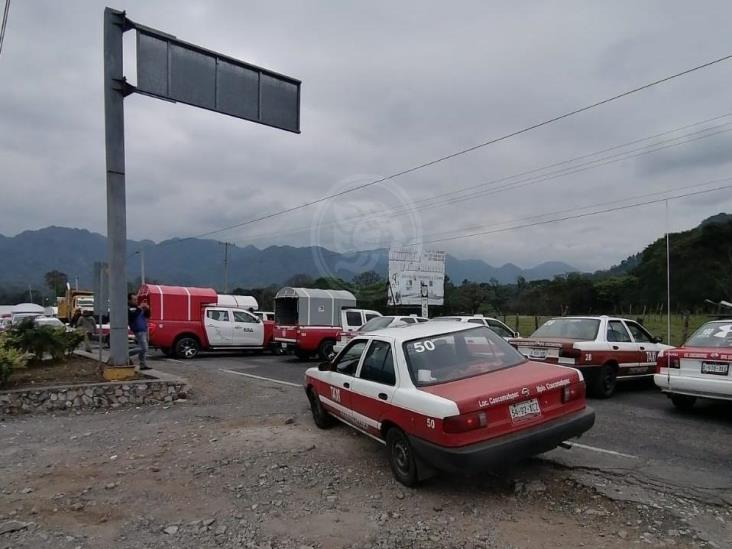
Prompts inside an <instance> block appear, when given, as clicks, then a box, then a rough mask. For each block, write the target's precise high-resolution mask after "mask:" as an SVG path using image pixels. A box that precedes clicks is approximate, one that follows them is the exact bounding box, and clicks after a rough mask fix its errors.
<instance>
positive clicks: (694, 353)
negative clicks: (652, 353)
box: [653, 320, 732, 410]
mask: <svg viewBox="0 0 732 549" xmlns="http://www.w3.org/2000/svg"><path fill="white" fill-rule="evenodd" d="M730 370H732V320H717V321H714V322H707V323H706V324H704V325H703V326H702V327H701V328H699V329H698V330H697V331H696V332H694V333H693V334H692V336H691V337H690V338H689V339H688V340H687V341H686V343H684V344H683V345H682V346H681V347H678V348H676V349H669V350H667V351H663V352H662V353H660V354H659V355H658V362H657V368H656V375H654V376H653V381H654V382H655V383H656V385H658V387H660V388H661V391H663V392H664V393H666V395H667V396H668V397H669V398H670V399H671V402H673V403H674V406H676V407H677V408H680V409H682V410H688V409H690V408H691V407H693V406H694V404H695V403H696V400H697V398H710V399H717V400H732V375H730Z"/></svg>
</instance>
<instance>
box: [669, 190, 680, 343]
mask: <svg viewBox="0 0 732 549" xmlns="http://www.w3.org/2000/svg"><path fill="white" fill-rule="evenodd" d="M668 232H669V214H668V200H667V201H666V337H667V341H666V343H667V344H668V345H672V343H671V241H670V240H669V235H668ZM682 343H683V341H682Z"/></svg>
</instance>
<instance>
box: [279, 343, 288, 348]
mask: <svg viewBox="0 0 732 549" xmlns="http://www.w3.org/2000/svg"><path fill="white" fill-rule="evenodd" d="M280 346H281V347H282V348H283V349H287V343H285V342H284V341H283V342H281V343H280Z"/></svg>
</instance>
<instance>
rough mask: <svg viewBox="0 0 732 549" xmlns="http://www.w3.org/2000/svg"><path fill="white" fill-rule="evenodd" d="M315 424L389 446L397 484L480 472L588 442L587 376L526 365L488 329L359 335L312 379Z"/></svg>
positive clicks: (311, 372) (449, 326)
mask: <svg viewBox="0 0 732 549" xmlns="http://www.w3.org/2000/svg"><path fill="white" fill-rule="evenodd" d="M305 391H306V393H307V396H308V399H309V401H310V407H311V410H312V413H313V419H314V420H315V424H316V425H317V426H318V427H321V428H326V427H329V426H331V425H332V424H333V423H334V421H333V420H334V419H338V420H340V421H342V422H344V423H346V424H348V425H350V426H351V427H353V428H355V429H357V430H359V431H361V432H362V433H364V434H366V435H368V436H370V437H373V438H375V439H376V440H378V441H380V442H382V443H384V444H385V445H386V447H387V456H388V459H389V463H390V465H391V468H392V471H393V473H394V476H395V477H396V479H397V480H398V481H399V482H401V483H403V484H405V485H407V486H411V485H414V484H416V483H417V482H418V481H419V480H421V479H423V478H426V477H428V476H430V475H431V474H432V473H433V472H434V470H435V469H437V470H442V471H448V472H451V471H453V472H454V471H466V472H467V471H471V470H472V471H478V470H486V469H489V468H491V467H492V466H496V465H499V464H503V463H506V462H509V461H514V460H517V459H521V458H524V457H528V456H531V455H535V454H539V453H542V452H546V451H548V450H551V449H552V448H556V447H557V446H558V445H560V444H561V443H562V442H564V441H566V440H568V439H570V438H573V437H577V436H580V435H581V434H582V433H584V432H585V431H587V430H588V429H589V428H590V427H592V425H593V423H594V421H595V413H594V411H592V409H590V408H588V407H587V406H586V403H585V385H584V381H583V378H582V374H581V373H580V372H579V371H578V370H576V369H574V368H568V367H565V366H550V367H547V365H545V364H537V363H535V362H530V361H528V360H526V358H524V357H523V356H522V355H521V354H520V353H518V352H517V351H516V350H515V349H514V348H513V347H511V346H510V345H509V344H508V343H507V342H506V341H505V340H504V339H503V338H501V337H500V336H498V335H497V334H496V333H495V332H493V331H492V330H490V329H489V328H487V327H485V326H473V325H471V324H467V323H458V322H449V323H448V322H426V323H423V324H416V325H411V326H404V327H400V328H388V329H385V330H377V331H374V332H369V333H367V334H363V335H359V336H357V337H356V338H354V339H353V341H351V342H350V343H349V344H348V346H346V347H345V348H344V349H343V350H342V351H341V352H340V353H339V354H338V355H337V356H336V357H335V358H334V359H333V360H332V361H331V362H324V363H322V364H321V365H320V366H318V367H317V368H310V369H308V370H307V372H306V373H305Z"/></svg>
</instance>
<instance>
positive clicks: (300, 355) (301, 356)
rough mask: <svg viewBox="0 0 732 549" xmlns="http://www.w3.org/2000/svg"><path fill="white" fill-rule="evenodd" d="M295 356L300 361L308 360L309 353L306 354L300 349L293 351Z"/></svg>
mask: <svg viewBox="0 0 732 549" xmlns="http://www.w3.org/2000/svg"><path fill="white" fill-rule="evenodd" d="M295 356H296V357H297V358H299V359H300V360H310V353H306V352H305V351H301V350H300V349H295Z"/></svg>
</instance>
